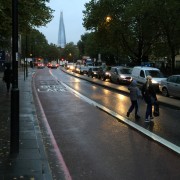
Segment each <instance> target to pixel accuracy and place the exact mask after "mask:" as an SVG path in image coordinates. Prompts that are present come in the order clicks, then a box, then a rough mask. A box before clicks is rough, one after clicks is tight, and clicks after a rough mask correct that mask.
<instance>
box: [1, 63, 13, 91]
mask: <svg viewBox="0 0 180 180" xmlns="http://www.w3.org/2000/svg"><path fill="white" fill-rule="evenodd" d="M3 81H4V82H5V83H6V88H7V94H9V90H10V86H11V83H12V70H11V66H10V64H7V65H6V66H5V70H4V76H3Z"/></svg>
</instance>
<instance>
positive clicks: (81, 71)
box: [76, 65, 89, 74]
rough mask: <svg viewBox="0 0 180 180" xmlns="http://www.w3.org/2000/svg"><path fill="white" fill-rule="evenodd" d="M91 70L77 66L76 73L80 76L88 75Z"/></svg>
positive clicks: (87, 67)
mask: <svg viewBox="0 0 180 180" xmlns="http://www.w3.org/2000/svg"><path fill="white" fill-rule="evenodd" d="M88 70H89V66H84V65H79V66H76V72H77V73H79V74H87V73H88Z"/></svg>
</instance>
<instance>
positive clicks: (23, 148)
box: [0, 69, 53, 180]
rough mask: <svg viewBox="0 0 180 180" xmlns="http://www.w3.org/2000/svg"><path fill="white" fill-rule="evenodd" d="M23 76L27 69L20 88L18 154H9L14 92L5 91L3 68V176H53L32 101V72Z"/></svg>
mask: <svg viewBox="0 0 180 180" xmlns="http://www.w3.org/2000/svg"><path fill="white" fill-rule="evenodd" d="M32 73H33V70H32V69H29V74H28V77H27V78H26V79H25V80H24V72H23V71H22V70H21V69H20V70H19V74H18V78H19V81H18V83H19V85H18V87H19V92H20V96H19V97H20V100H19V101H20V108H19V111H20V114H19V121H20V122H19V124H20V127H19V129H20V132H19V141H20V144H19V154H17V156H16V157H11V156H10V104H11V95H10V94H9V95H6V86H5V83H4V82H3V81H2V76H3V73H2V72H0V94H1V97H0V113H1V115H0V127H1V129H0V179H1V180H11V179H28V180H34V179H38V180H45V179H46V180H51V179H53V178H52V175H51V170H50V167H49V164H48V160H47V157H46V154H45V149H44V145H43V141H42V137H41V132H40V129H39V125H38V121H37V117H36V113H35V107H34V104H33V97H32V88H31V79H32V78H31V76H32Z"/></svg>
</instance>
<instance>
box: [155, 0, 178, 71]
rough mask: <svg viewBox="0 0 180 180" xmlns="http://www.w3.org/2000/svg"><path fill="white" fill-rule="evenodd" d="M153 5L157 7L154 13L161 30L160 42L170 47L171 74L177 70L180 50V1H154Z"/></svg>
mask: <svg viewBox="0 0 180 180" xmlns="http://www.w3.org/2000/svg"><path fill="white" fill-rule="evenodd" d="M153 4H154V5H155V7H154V9H155V11H154V12H155V14H156V17H157V19H158V21H159V24H160V29H161V39H160V42H161V43H164V44H166V45H167V46H168V50H167V52H170V56H171V73H173V72H174V69H175V56H176V55H177V54H179V50H180V36H179V34H180V18H179V17H180V1H179V0H164V1H158V0H154V3H153ZM160 9H161V10H160ZM166 56H167V55H166Z"/></svg>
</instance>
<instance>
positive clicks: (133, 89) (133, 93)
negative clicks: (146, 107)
mask: <svg viewBox="0 0 180 180" xmlns="http://www.w3.org/2000/svg"><path fill="white" fill-rule="evenodd" d="M128 89H129V91H130V99H131V106H130V107H129V110H128V112H127V117H129V116H130V113H131V112H132V111H133V110H134V108H135V119H136V120H137V119H139V118H140V116H139V115H138V98H139V97H140V96H141V92H140V90H139V88H138V87H137V82H136V81H135V80H133V81H132V82H131V84H130V85H129V87H128Z"/></svg>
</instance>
